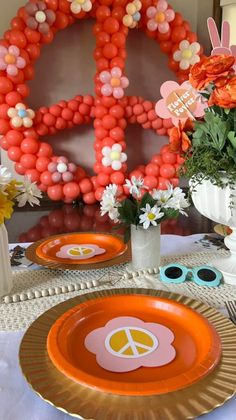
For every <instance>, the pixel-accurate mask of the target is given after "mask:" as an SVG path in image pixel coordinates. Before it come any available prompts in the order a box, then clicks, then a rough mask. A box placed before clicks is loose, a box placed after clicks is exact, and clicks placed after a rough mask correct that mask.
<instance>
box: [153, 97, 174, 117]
mask: <svg viewBox="0 0 236 420" xmlns="http://www.w3.org/2000/svg"><path fill="white" fill-rule="evenodd" d="M155 112H156V114H157V115H158V117H161V118H172V115H171V113H170V112H169V110H168V108H167V107H166V101H165V99H160V100H159V101H158V102H157V103H156V105H155Z"/></svg>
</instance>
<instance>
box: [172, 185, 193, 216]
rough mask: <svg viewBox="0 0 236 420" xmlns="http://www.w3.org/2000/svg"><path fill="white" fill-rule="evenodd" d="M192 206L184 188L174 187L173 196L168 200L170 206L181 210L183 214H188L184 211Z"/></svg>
mask: <svg viewBox="0 0 236 420" xmlns="http://www.w3.org/2000/svg"><path fill="white" fill-rule="evenodd" d="M189 206H190V203H189V201H188V200H187V199H186V198H185V194H184V192H183V190H182V189H181V188H179V187H176V188H174V190H173V193H172V197H171V198H170V200H169V201H168V206H167V207H168V208H173V209H175V210H179V212H180V213H181V214H184V215H185V216H187V213H186V212H185V211H184V209H186V208H187V207H189Z"/></svg>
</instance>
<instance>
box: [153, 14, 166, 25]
mask: <svg viewBox="0 0 236 420" xmlns="http://www.w3.org/2000/svg"><path fill="white" fill-rule="evenodd" d="M165 20H166V16H165V13H163V12H158V13H157V14H156V16H155V21H156V22H157V23H163V22H165Z"/></svg>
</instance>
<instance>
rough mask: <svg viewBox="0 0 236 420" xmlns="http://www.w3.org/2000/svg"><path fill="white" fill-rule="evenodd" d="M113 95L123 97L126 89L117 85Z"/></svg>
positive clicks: (117, 97)
mask: <svg viewBox="0 0 236 420" xmlns="http://www.w3.org/2000/svg"><path fill="white" fill-rule="evenodd" d="M113 96H114V98H116V99H121V98H123V96H124V90H123V89H122V87H115V88H114V89H113Z"/></svg>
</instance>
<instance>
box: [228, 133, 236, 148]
mask: <svg viewBox="0 0 236 420" xmlns="http://www.w3.org/2000/svg"><path fill="white" fill-rule="evenodd" d="M228 139H229V141H230V143H231V144H232V146H233V147H234V149H236V133H235V131H230V132H229V133H228Z"/></svg>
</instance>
